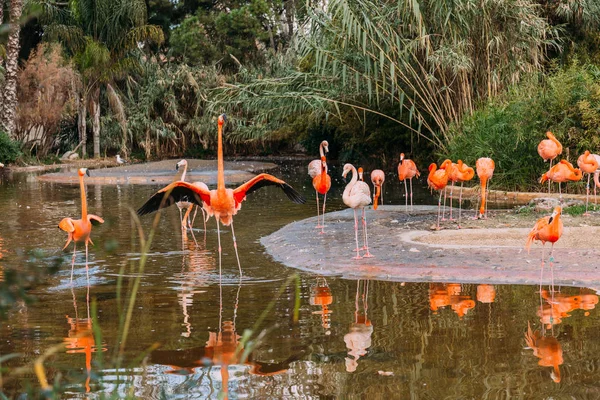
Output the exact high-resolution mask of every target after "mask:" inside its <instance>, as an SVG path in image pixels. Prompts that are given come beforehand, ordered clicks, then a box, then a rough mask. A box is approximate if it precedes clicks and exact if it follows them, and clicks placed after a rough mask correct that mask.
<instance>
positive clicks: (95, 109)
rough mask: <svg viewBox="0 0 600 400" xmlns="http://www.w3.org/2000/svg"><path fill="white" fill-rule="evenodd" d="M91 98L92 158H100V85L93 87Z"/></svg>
mask: <svg viewBox="0 0 600 400" xmlns="http://www.w3.org/2000/svg"><path fill="white" fill-rule="evenodd" d="M93 96H94V97H93V98H92V134H93V137H94V158H100V87H97V88H96V89H94V94H93Z"/></svg>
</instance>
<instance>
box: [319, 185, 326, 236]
mask: <svg viewBox="0 0 600 400" xmlns="http://www.w3.org/2000/svg"><path fill="white" fill-rule="evenodd" d="M325 203H327V193H325V196H323V212H322V213H321V217H322V218H323V223H322V224H321V232H319V234H320V235H322V234H324V233H325Z"/></svg>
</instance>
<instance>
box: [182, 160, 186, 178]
mask: <svg viewBox="0 0 600 400" xmlns="http://www.w3.org/2000/svg"><path fill="white" fill-rule="evenodd" d="M186 173H187V163H186V164H185V165H184V166H183V173H182V174H181V180H182V181H185V174H186Z"/></svg>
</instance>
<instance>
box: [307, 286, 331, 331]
mask: <svg viewBox="0 0 600 400" xmlns="http://www.w3.org/2000/svg"><path fill="white" fill-rule="evenodd" d="M309 302H310V305H311V306H321V309H320V310H319V311H313V312H312V313H313V314H315V315H321V326H322V327H323V329H325V334H326V335H330V334H331V331H330V330H329V329H330V328H331V313H332V311H331V310H330V309H329V306H330V305H331V304H332V303H333V294H332V293H331V288H330V287H329V285H328V284H327V280H326V279H325V278H324V277H318V278H317V281H316V283H315V285H314V286H313V287H311V289H310V299H309Z"/></svg>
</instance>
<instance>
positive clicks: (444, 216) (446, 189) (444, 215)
mask: <svg viewBox="0 0 600 400" xmlns="http://www.w3.org/2000/svg"><path fill="white" fill-rule="evenodd" d="M447 191H448V187H447V186H446V187H445V188H444V208H442V221H445V220H446V195H447ZM440 194H441V192H440Z"/></svg>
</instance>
